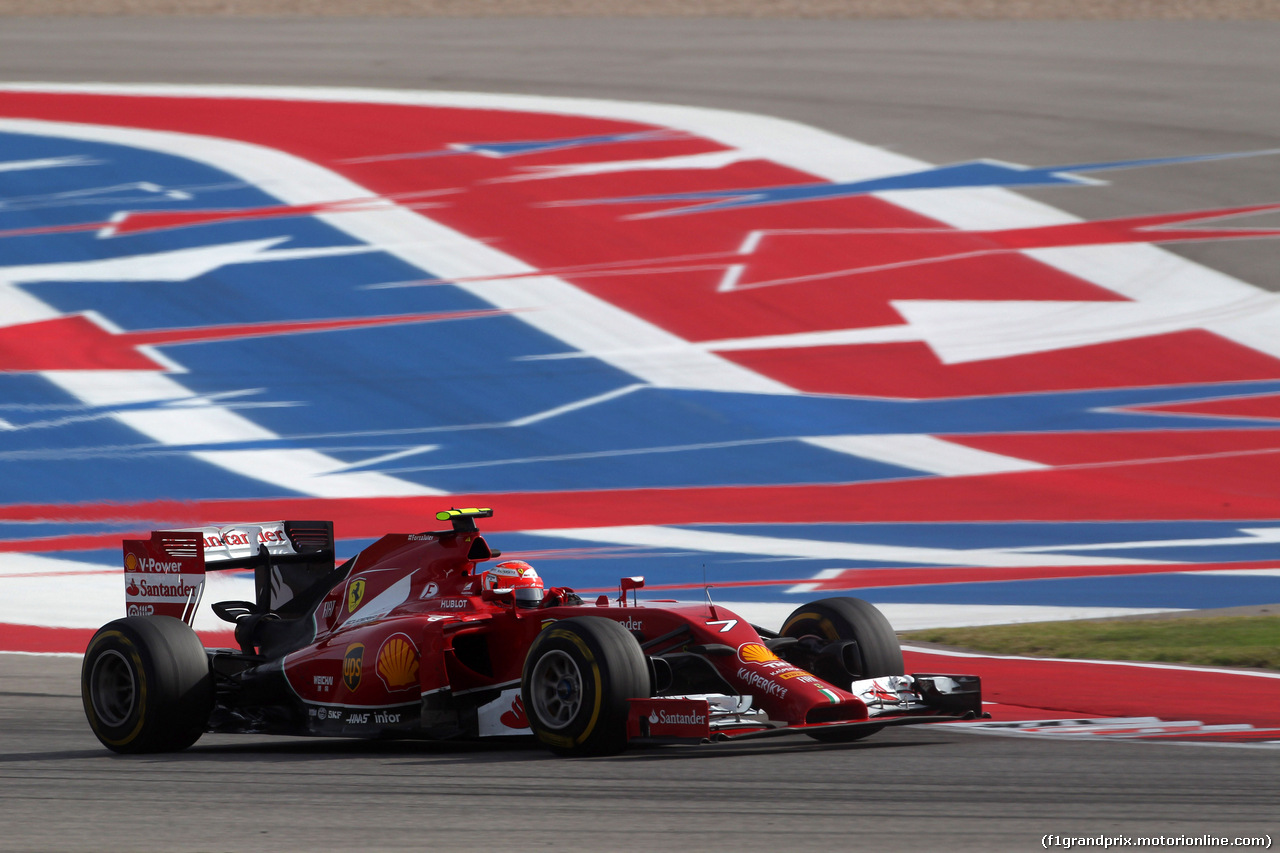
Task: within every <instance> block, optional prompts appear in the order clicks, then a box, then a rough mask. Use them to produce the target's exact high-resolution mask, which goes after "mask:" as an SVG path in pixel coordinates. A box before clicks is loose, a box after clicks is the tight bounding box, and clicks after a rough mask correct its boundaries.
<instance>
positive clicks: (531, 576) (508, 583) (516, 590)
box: [480, 560, 543, 607]
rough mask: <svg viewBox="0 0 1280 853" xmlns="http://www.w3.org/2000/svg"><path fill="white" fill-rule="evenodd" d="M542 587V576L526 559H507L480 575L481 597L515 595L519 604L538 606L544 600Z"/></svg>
mask: <svg viewBox="0 0 1280 853" xmlns="http://www.w3.org/2000/svg"><path fill="white" fill-rule="evenodd" d="M542 589H543V586H542V578H540V577H538V572H537V571H536V570H535V569H534V568H533V566H531V565H529V564H528V563H526V562H525V561H524V560H506V561H505V562H502V563H498V564H497V565H496V566H494V567H493V568H492V569H489V570H488V571H487V572H485V573H484V574H482V575H480V596H481V598H490V599H492V598H499V597H505V596H508V595H514V597H515V600H516V603H517V604H520V605H523V606H525V607H537V606H538V604H539V603H541V601H542ZM526 590H527V591H526ZM534 590H537V592H534Z"/></svg>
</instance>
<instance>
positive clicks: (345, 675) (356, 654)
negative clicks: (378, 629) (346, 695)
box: [342, 643, 364, 692]
mask: <svg viewBox="0 0 1280 853" xmlns="http://www.w3.org/2000/svg"><path fill="white" fill-rule="evenodd" d="M363 671H364V643H352V644H351V645H349V646H347V653H346V654H345V655H343V656H342V683H343V684H345V685H346V686H347V690H349V691H351V692H355V689H356V688H357V687H359V686H360V674H361V673H362V672H363Z"/></svg>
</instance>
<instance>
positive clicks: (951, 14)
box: [0, 0, 1280, 21]
mask: <svg viewBox="0 0 1280 853" xmlns="http://www.w3.org/2000/svg"><path fill="white" fill-rule="evenodd" d="M4 15H21V16H32V17H45V16H59V17H62V16H103V15H200V16H257V17H295V16H303V17H314V16H332V17H454V18H483V17H504V16H505V17H522V16H523V17H545V16H589V17H692V18H701V17H731V18H829V19H840V18H844V19H851V18H880V19H891V18H934V19H943V18H950V19H964V18H967V19H989V20H1171V21H1172V20H1217V21H1230V20H1280V0H0V16H4Z"/></svg>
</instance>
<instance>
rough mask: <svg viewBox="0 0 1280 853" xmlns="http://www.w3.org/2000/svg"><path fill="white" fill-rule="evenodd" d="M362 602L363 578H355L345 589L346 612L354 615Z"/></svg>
mask: <svg viewBox="0 0 1280 853" xmlns="http://www.w3.org/2000/svg"><path fill="white" fill-rule="evenodd" d="M362 601H364V578H356V579H355V580H353V581H352V582H351V585H350V586H348V587H347V612H348V613H355V612H356V608H357V607H359V606H360V602H362Z"/></svg>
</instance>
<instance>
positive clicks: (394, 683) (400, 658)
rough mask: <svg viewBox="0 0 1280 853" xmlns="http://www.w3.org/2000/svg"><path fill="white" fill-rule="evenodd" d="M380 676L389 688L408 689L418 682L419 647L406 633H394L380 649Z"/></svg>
mask: <svg viewBox="0 0 1280 853" xmlns="http://www.w3.org/2000/svg"><path fill="white" fill-rule="evenodd" d="M376 669H377V673H378V677H379V678H381V679H382V683H383V684H385V685H386V686H387V689H388V690H407V689H408V688H410V687H413V686H415V685H417V683H418V647H417V646H415V645H414V644H413V640H411V639H409V638H408V637H407V636H406V635H404V634H392V635H391V636H390V637H387V639H386V640H385V641H384V642H383V643H382V647H381V648H380V649H378V664H377V667H376Z"/></svg>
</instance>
